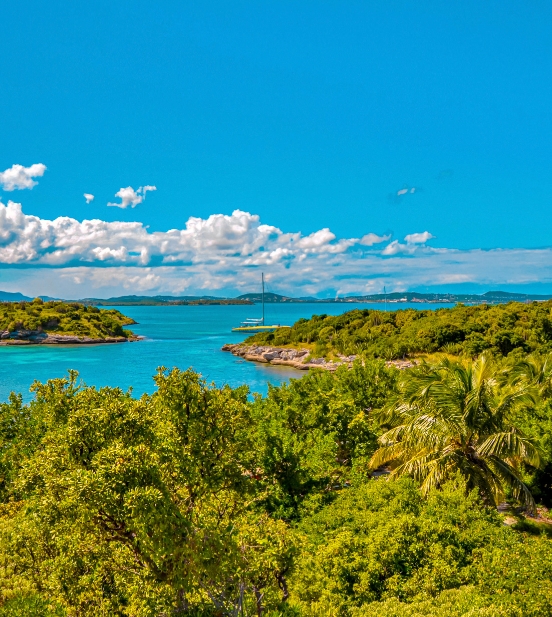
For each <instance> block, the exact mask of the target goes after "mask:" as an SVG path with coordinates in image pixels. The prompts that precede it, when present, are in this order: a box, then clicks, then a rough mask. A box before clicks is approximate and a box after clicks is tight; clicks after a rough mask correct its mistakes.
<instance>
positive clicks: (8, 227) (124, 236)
mask: <svg viewBox="0 0 552 617" xmlns="http://www.w3.org/2000/svg"><path fill="white" fill-rule="evenodd" d="M432 237H433V236H432V234H431V233H429V232H427V231H426V232H418V233H412V234H408V235H407V236H405V238H404V241H403V242H399V241H397V240H395V241H392V242H390V243H387V241H388V240H390V238H389V236H383V235H377V234H375V233H366V234H364V235H362V236H361V237H359V238H337V237H336V235H335V234H334V233H333V232H332V231H331V230H330V229H328V228H323V229H320V230H318V231H314V232H313V233H310V234H302V233H301V232H288V231H283V230H281V229H279V228H278V227H275V226H272V225H267V224H264V223H262V222H261V221H260V219H259V217H258V216H257V215H255V214H250V213H248V212H243V211H241V210H235V211H234V212H233V213H232V214H229V215H226V214H213V215H211V216H209V217H207V218H199V217H190V218H189V219H188V221H187V222H186V224H185V226H184V228H183V229H171V230H168V231H158V232H152V231H150V230H149V229H148V228H147V227H145V226H144V225H143V224H142V223H139V222H120V221H114V222H107V221H102V220H98V219H92V220H84V221H78V220H76V219H73V218H69V217H59V218H57V219H54V220H47V219H42V218H39V217H37V216H32V215H27V214H25V213H24V212H23V210H22V207H21V205H20V204H18V203H15V202H13V201H10V202H8V204H7V205H4V204H2V203H0V267H2V268H3V272H4V273H5V274H6V275H10V276H11V274H10V273H11V272H18V273H19V275H18V277H19V278H21V276H23V275H24V277H25V280H26V281H27V283H26V285H27V287H28V288H29V289H30V285H31V284H30V283H29V281H30V280H31V274H30V272H35V273H36V274H35V275H34V277H35V278H34V279H33V280H34V283H33V285H34V288H33V291H32V293H45V294H48V295H64V296H65V297H83V296H84V295H89V293H90V289H91V288H92V289H94V290H96V291H95V293H96V294H97V295H102V294H103V293H107V294H111V295H117V292H118V290H119V291H122V290H140V291H142V292H152V293H153V292H173V293H182V292H183V291H185V290H186V291H187V292H188V293H198V292H207V291H216V290H226V289H234V290H236V289H240V290H243V291H247V290H248V289H252V288H255V286H256V285H257V284H258V280H259V276H260V274H259V273H260V271H264V272H265V274H266V276H267V278H268V280H269V282H270V285H271V289H272V290H273V291H279V292H281V293H288V294H289V293H294V290H298V289H300V290H301V294H302V295H311V294H312V295H314V294H319V293H323V292H327V293H331V295H332V296H335V293H336V291H337V292H338V293H339V295H340V296H342V295H344V294H348V293H375V292H379V291H381V290H383V286H384V285H387V288H388V289H397V290H403V289H409V288H410V289H411V288H412V287H415V286H435V285H440V284H454V283H460V282H473V283H478V284H488V285H489V286H490V285H493V286H495V285H497V284H523V283H530V282H535V281H538V282H541V283H542V282H548V281H552V249H550V248H545V249H538V250H537V249H532V250H529V249H493V250H485V251H483V250H480V249H474V250H457V249H450V248H433V247H431V246H428V245H427V244H425V243H426V242H427V241H428V240H430V239H431V238H432ZM383 243H386V244H383ZM16 269H17V270H16ZM14 276H15V275H14ZM35 290H36V291H35Z"/></svg>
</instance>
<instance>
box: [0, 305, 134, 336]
mask: <svg viewBox="0 0 552 617" xmlns="http://www.w3.org/2000/svg"><path fill="white" fill-rule="evenodd" d="M134 323H136V322H135V321H134V320H133V319H131V318H130V317H127V316H126V315H123V314H122V313H121V312H119V311H117V310H114V309H111V310H100V309H98V308H97V307H93V306H86V305H83V304H79V303H76V302H75V303H66V302H60V301H55V300H52V301H48V302H44V301H43V300H41V299H40V298H35V299H34V300H33V301H32V302H2V303H0V346H6V345H93V344H109V343H126V342H131V341H137V340H139V338H140V337H137V336H135V335H134V334H133V333H132V332H131V331H130V330H126V329H124V327H123V326H128V325H132V324H134Z"/></svg>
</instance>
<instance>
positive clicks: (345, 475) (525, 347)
mask: <svg viewBox="0 0 552 617" xmlns="http://www.w3.org/2000/svg"><path fill="white" fill-rule="evenodd" d="M1 306H2V307H4V305H1ZM2 310H4V311H6V310H7V309H5V308H3V309H2ZM13 311H14V312H13V315H12V317H13V318H15V317H16V316H17V319H19V320H20V321H21V320H22V321H21V323H22V324H24V325H26V326H28V327H31V326H32V327H33V328H35V329H37V328H38V326H37V325H36V324H37V323H38V324H39V325H41V327H44V326H46V327H48V322H45V324H42V321H41V320H42V319H44V320H45V319H46V318H49V317H51V316H52V315H54V316H55V317H56V320H57V323H56V327H57V328H63V332H65V333H70V334H75V332H77V326H78V324H81V326H82V327H84V328H87V329H91V328H92V326H93V327H94V328H96V329H98V328H104V330H102V331H105V332H106V333H107V332H109V333H111V334H113V333H115V332H114V328H116V327H117V326H116V325H115V324H119V327H120V328H121V329H122V325H123V323H122V322H123V321H124V320H127V318H125V317H124V316H123V315H122V314H121V313H118V311H112V310H106V311H100V309H98V308H97V307H90V306H82V305H78V304H75V305H67V304H63V303H55V302H52V303H41V301H38V300H37V301H34V302H32V303H23V304H22V305H15V306H13ZM60 311H61V312H60ZM0 315H2V312H1V311H0ZM5 317H6V315H4V317H3V319H4V318H5ZM25 319H28V320H35V321H34V322H32V321H29V322H26V321H24V320H25ZM98 322H101V324H103V325H99V323H98ZM10 323H11V322H10ZM282 330H284V329H282ZM285 330H287V331H289V335H286V334H285V333H283V332H279V331H278V330H276V331H275V332H274V333H272V335H271V334H257V335H255V336H254V337H251V339H249V342H248V341H246V343H245V347H244V346H243V345H241V346H238V347H237V348H234V347H233V346H229V347H231V348H232V349H230V351H235V350H236V349H240V350H241V349H244V348H248V350H249V352H251V353H249V355H250V356H259V357H262V358H263V360H262V361H266V362H269V361H270V362H272V363H277V361H279V362H281V363H283V362H298V363H301V364H304V365H307V364H308V365H313V366H309V368H315V367H317V368H319V367H320V366H322V364H324V365H328V366H326V368H328V367H329V365H330V364H332V366H333V369H332V370H318V371H317V370H313V371H307V372H306V373H305V374H304V375H303V376H302V378H301V379H292V380H290V382H289V383H283V384H281V385H279V386H269V388H268V393H267V395H266V396H261V395H259V394H255V393H251V392H250V391H249V388H248V387H247V386H246V385H243V386H239V387H236V388H232V387H230V386H228V385H226V386H222V387H217V386H216V385H215V384H209V383H207V382H206V381H205V380H204V379H203V378H202V377H201V376H200V375H198V374H197V373H196V372H194V371H193V370H191V369H189V370H187V371H181V370H179V369H176V368H174V369H172V370H169V369H165V368H160V369H158V372H157V374H156V376H155V377H154V381H155V385H156V388H155V390H154V392H153V394H144V395H142V396H140V397H136V396H135V395H134V394H133V392H132V390H129V391H127V392H125V391H123V390H122V389H121V388H112V387H99V388H96V387H90V386H87V385H86V384H83V383H82V382H80V381H79V378H78V374H77V373H76V372H74V371H70V372H69V375H68V377H67V378H64V379H52V380H50V381H48V382H46V383H39V382H35V383H34V384H33V386H32V392H33V394H34V398H33V399H32V400H31V401H30V402H29V403H24V402H23V399H22V397H21V395H17V394H15V393H13V394H12V395H11V396H10V397H9V400H8V401H6V402H4V403H0V617H23V616H24V617H73V616H75V615H78V616H79V617H97V616H103V615H118V616H120V617H170V616H176V615H189V617H236V616H237V615H239V616H243V617H253V616H256V617H259V616H261V617H321V616H326V615H331V616H332V617H333V616H335V617H364V616H367V617H372V616H373V617H375V616H377V617H419V616H420V615H423V616H424V617H465V616H466V615H470V616H472V617H521V616H523V617H545V616H552V515H551V512H550V509H551V508H552V302H543V303H534V304H521V303H510V304H505V305H501V306H469V307H466V306H456V307H454V308H450V309H449V308H447V309H439V310H437V311H415V310H403V311H397V312H393V313H391V312H384V311H380V310H372V309H370V310H354V311H351V312H349V313H345V314H343V315H340V316H337V317H329V316H326V315H317V316H315V317H313V318H312V319H310V320H299V321H298V322H297V323H296V324H295V325H294V326H293V328H288V329H285ZM270 336H272V339H270V342H269V343H259V342H251V340H253V341H257V340H258V339H261V340H265V338H267V337H270ZM286 336H288V337H289V338H288V339H286V341H287V342H286V343H285V344H283V343H282V341H283V340H284V339H285V338H286ZM266 349H269V350H268V351H266ZM254 350H255V351H254ZM275 350H277V351H278V354H275V353H274V352H275ZM253 351H254V353H253ZM351 352H354V353H351ZM346 354H349V355H346ZM246 355H247V354H246V353H244V356H243V357H244V358H245V357H246ZM265 356H270V357H265ZM352 356H355V357H354V358H353V357H352ZM316 358H322V359H323V360H324V362H323V363H317V362H313V360H316ZM403 358H404V360H403ZM246 359H247V358H246ZM338 362H340V363H341V364H339V365H338V364H337V363H338ZM398 369H402V370H398Z"/></svg>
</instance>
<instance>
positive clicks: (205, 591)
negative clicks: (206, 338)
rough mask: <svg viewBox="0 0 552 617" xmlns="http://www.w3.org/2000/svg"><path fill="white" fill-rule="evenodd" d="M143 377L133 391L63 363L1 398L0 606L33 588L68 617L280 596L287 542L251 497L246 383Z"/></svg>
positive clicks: (238, 603)
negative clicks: (98, 381) (84, 379)
mask: <svg viewBox="0 0 552 617" xmlns="http://www.w3.org/2000/svg"><path fill="white" fill-rule="evenodd" d="M155 379H156V383H157V386H158V389H157V391H156V392H155V394H153V395H152V396H146V395H144V396H143V397H141V398H140V399H134V398H132V397H131V396H130V393H125V392H122V391H121V390H120V389H116V388H115V389H114V388H101V389H99V390H97V389H95V388H89V387H85V386H79V385H78V384H77V382H76V374H75V373H73V374H72V375H71V378H70V379H69V380H66V379H64V380H59V379H58V380H52V381H50V382H48V383H47V384H44V385H43V384H38V383H37V384H35V386H34V389H35V392H36V399H35V400H34V401H33V402H32V403H31V405H30V406H29V407H27V406H25V407H22V406H21V401H20V400H19V399H17V398H14V399H13V400H12V401H11V404H9V405H4V406H2V407H1V408H0V420H2V421H0V453H2V458H0V472H2V474H3V475H4V476H5V482H4V486H0V499H1V500H2V501H3V503H0V605H1V603H2V602H3V601H5V600H7V599H9V598H10V597H17V595H18V594H29V593H31V594H32V593H40V594H43V595H44V597H47V598H49V599H51V600H52V601H55V602H57V603H59V604H60V605H61V606H63V607H66V608H67V609H68V613H69V614H71V615H75V614H78V615H82V616H85V615H119V616H121V617H123V616H125V615H126V616H130V615H132V616H133V617H149V616H154V615H155V616H158V615H161V614H164V615H167V616H168V615H171V614H173V613H176V612H179V611H180V612H184V611H186V612H187V613H188V614H190V615H192V614H201V615H205V616H207V615H211V614H217V615H237V614H238V612H240V614H251V612H252V611H253V610H254V611H255V612H256V613H257V614H262V612H263V608H264V606H267V607H269V608H274V607H276V606H278V605H279V604H280V601H281V597H282V591H281V589H280V585H279V583H280V581H281V580H282V575H283V573H285V571H286V569H287V568H288V567H289V565H288V563H289V561H290V556H291V552H292V550H293V542H292V538H291V534H290V533H289V530H288V527H287V525H286V524H285V523H284V522H282V521H277V520H274V519H272V518H270V517H269V516H268V515H267V514H266V513H264V512H262V511H258V509H256V507H255V504H256V501H257V499H258V493H259V492H261V491H262V484H261V483H259V482H257V481H256V480H255V478H254V477H252V474H251V472H250V470H251V469H255V458H254V454H255V452H254V448H253V447H252V443H253V442H252V439H251V417H250V405H249V403H248V400H247V394H248V390H247V388H245V387H242V388H237V389H231V388H229V387H224V388H215V387H209V386H208V385H207V384H205V382H203V381H202V380H201V379H200V378H199V376H198V375H197V374H195V373H193V372H192V371H186V372H181V371H178V370H176V369H175V370H173V371H171V372H166V371H160V372H159V373H158V375H157V377H156V378H155ZM25 445H26V446H27V447H23V446H25ZM194 611H195V613H194Z"/></svg>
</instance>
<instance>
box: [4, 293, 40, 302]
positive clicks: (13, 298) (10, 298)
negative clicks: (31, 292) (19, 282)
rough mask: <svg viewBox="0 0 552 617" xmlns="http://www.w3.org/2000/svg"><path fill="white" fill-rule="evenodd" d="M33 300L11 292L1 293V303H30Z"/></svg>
mask: <svg viewBox="0 0 552 617" xmlns="http://www.w3.org/2000/svg"><path fill="white" fill-rule="evenodd" d="M32 299H33V298H29V297H28V296H24V295H23V294H20V293H17V292H15V293H13V292H11V291H0V302H29V301H30V300H32Z"/></svg>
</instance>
